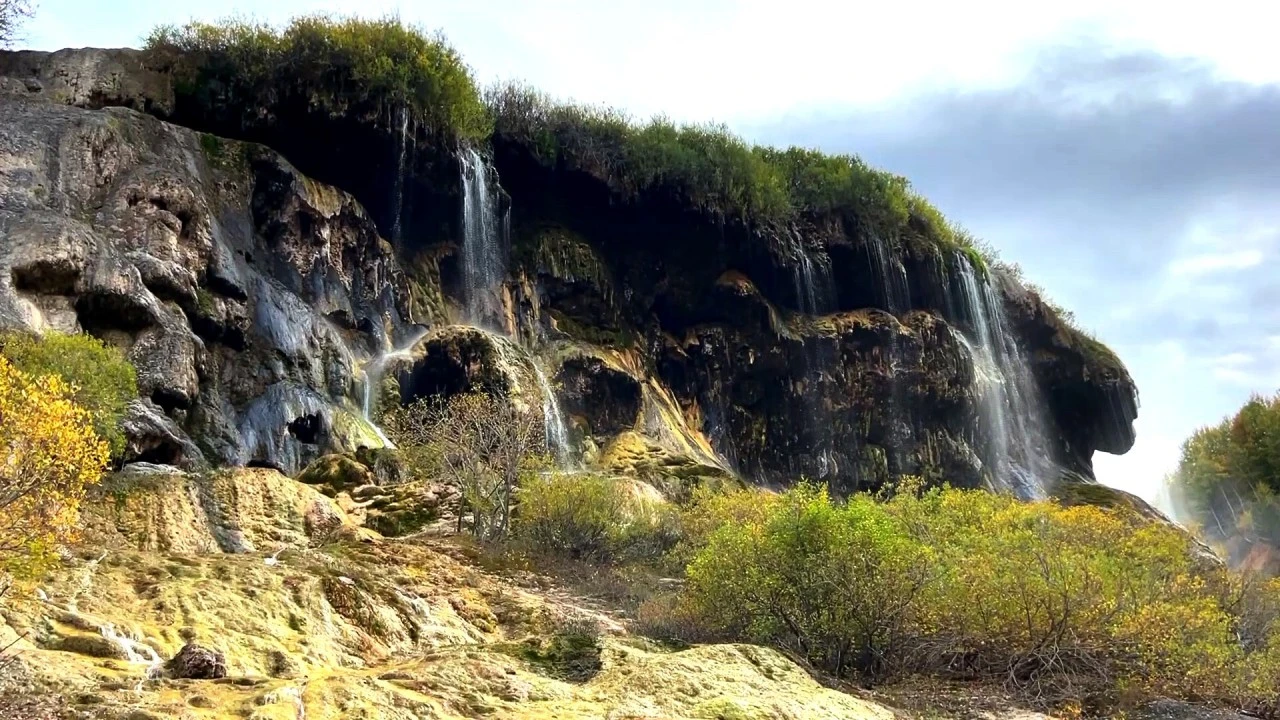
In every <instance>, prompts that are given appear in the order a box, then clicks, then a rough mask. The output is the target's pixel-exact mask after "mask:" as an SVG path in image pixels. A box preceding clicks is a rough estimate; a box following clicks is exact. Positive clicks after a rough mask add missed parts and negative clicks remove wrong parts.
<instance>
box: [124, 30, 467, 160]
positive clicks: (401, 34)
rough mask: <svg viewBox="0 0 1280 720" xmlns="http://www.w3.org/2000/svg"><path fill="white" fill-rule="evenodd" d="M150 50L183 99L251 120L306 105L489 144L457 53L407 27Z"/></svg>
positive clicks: (220, 35)
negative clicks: (165, 65)
mask: <svg viewBox="0 0 1280 720" xmlns="http://www.w3.org/2000/svg"><path fill="white" fill-rule="evenodd" d="M146 47H147V50H148V51H149V52H151V53H153V54H156V55H158V56H160V57H163V58H165V59H167V60H168V61H169V62H170V63H172V64H173V66H174V68H175V71H176V74H177V77H178V79H179V83H180V84H179V87H178V91H179V93H180V94H187V95H193V96H196V97H199V98H200V99H201V100H202V101H204V102H205V103H206V104H208V105H209V106H215V105H221V104H223V103H231V104H238V105H240V106H241V107H242V108H243V111H244V112H245V113H246V115H245V117H246V118H251V117H260V116H261V113H262V112H263V111H264V110H270V108H272V107H275V106H277V105H278V104H280V103H285V102H293V103H299V102H300V103H302V106H303V107H311V106H318V107H321V108H324V109H326V110H328V111H330V112H333V113H345V112H349V111H352V110H353V109H354V110H355V111H372V112H375V113H376V114H377V115H378V116H380V117H382V118H384V119H388V120H389V119H390V118H391V117H392V116H393V113H394V112H396V111H399V110H401V109H407V110H409V111H410V112H411V114H412V118H413V120H414V121H415V122H416V123H418V124H421V125H423V126H425V127H426V128H428V129H429V130H433V131H436V132H443V133H446V134H447V135H449V136H452V137H456V138H460V139H465V140H481V139H483V138H484V137H486V136H487V135H488V134H489V129H490V126H491V123H490V120H489V116H488V112H487V110H486V108H485V106H484V103H483V102H482V101H481V98H480V92H479V90H478V88H477V86H476V83H475V79H474V78H473V77H472V73H471V70H470V69H469V68H468V67H467V66H466V65H465V64H464V63H463V61H462V57H461V56H460V55H459V54H458V53H457V51H456V50H454V49H453V47H451V46H450V45H449V44H448V43H447V42H446V41H445V39H444V38H443V37H442V36H440V35H427V34H425V33H423V32H422V31H421V30H420V29H418V28H415V27H413V26H409V25H405V24H404V23H403V22H401V21H400V20H399V19H397V18H383V19H381V20H362V19H357V18H335V17H328V16H323V15H310V16H303V17H298V18H295V19H293V20H292V21H291V22H290V23H289V24H288V25H287V26H286V27H284V28H283V29H277V28H273V27H271V26H269V25H265V24H260V23H252V22H244V21H239V20H224V21H221V22H218V23H216V24H209V23H201V22H193V23H189V24H187V25H184V26H182V27H177V26H173V25H164V26H160V27H158V28H156V29H155V30H153V31H152V33H151V35H150V37H148V39H147V43H146Z"/></svg>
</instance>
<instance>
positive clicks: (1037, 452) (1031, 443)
mask: <svg viewBox="0 0 1280 720" xmlns="http://www.w3.org/2000/svg"><path fill="white" fill-rule="evenodd" d="M955 257H956V259H957V265H958V266H959V268H958V276H959V285H960V287H959V291H960V293H959V295H960V297H959V298H958V300H957V302H958V307H957V312H958V313H959V314H960V316H961V317H960V318H959V320H960V321H961V322H963V323H965V325H966V326H967V328H968V334H967V337H966V343H965V344H966V345H967V346H968V348H969V351H970V355H971V357H972V358H973V364H974V368H975V373H976V375H977V379H978V383H979V385H980V386H982V389H983V395H982V404H981V406H980V408H979V410H980V413H981V416H982V425H983V428H984V430H985V431H986V435H987V438H988V442H989V446H988V453H987V454H988V458H987V462H988V465H989V467H988V474H989V477H990V481H991V482H992V483H994V484H995V485H996V486H997V487H999V488H1001V489H1006V490H1012V491H1013V492H1015V493H1016V494H1018V495H1019V496H1021V497H1023V498H1041V497H1044V495H1045V492H1044V486H1043V481H1044V478H1045V476H1046V475H1047V474H1048V473H1049V471H1050V470H1051V469H1052V467H1051V463H1050V462H1049V461H1048V460H1047V459H1046V457H1045V453H1044V437H1043V429H1042V425H1041V422H1040V405H1041V399H1040V392H1039V388H1038V387H1037V385H1036V380H1035V377H1034V376H1033V375H1032V374H1031V370H1030V368H1029V367H1028V366H1027V363H1026V359H1025V358H1024V357H1023V355H1022V351H1021V350H1020V349H1019V348H1018V344H1017V341H1016V339H1015V338H1014V337H1013V335H1012V334H1011V333H1010V332H1009V330H1008V327H1007V325H1008V323H1007V320H1006V318H1005V313H1004V304H1003V303H1002V302H1001V300H1000V297H999V296H998V295H997V294H996V291H995V288H994V287H993V286H992V283H991V282H990V280H989V278H987V277H986V276H985V275H982V276H981V277H980V276H979V273H978V271H977V270H976V269H975V268H974V267H973V263H972V261H971V260H970V259H969V258H968V257H967V256H965V255H962V254H957V255H956V256H955Z"/></svg>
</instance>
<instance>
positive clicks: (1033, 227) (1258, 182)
mask: <svg viewBox="0 0 1280 720" xmlns="http://www.w3.org/2000/svg"><path fill="white" fill-rule="evenodd" d="M258 4H259V3H251V2H247V1H245V0H201V2H184V1H183V0H115V1H113V2H104V1H103V0H42V2H41V7H40V12H39V15H38V16H37V18H36V20H35V21H34V22H32V23H31V24H30V26H29V27H28V28H27V44H28V45H29V46H31V47H36V48H41V49H56V48H60V47H68V46H73V47H78V46H86V45H96V46H119V45H134V46H136V45H137V44H138V43H139V42H140V40H141V38H142V37H143V36H144V35H145V34H146V32H147V30H148V29H149V28H150V27H151V26H152V25H154V24H157V23H162V22H178V23H180V22H184V21H186V20H189V19H192V18H193V17H195V18H200V19H215V18H218V17H222V16H225V15H228V14H232V13H237V12H239V13H248V12H250V11H251V10H252V12H254V13H255V15H254V16H255V17H257V18H258V19H263V20H268V21H273V22H274V21H283V20H285V19H287V18H288V17H290V16H291V15H295V14H298V13H304V12H315V11H329V12H340V13H351V12H358V13H361V14H365V15H370V14H382V13H387V12H395V13H398V14H399V15H400V16H401V17H402V18H404V19H406V20H409V21H412V22H416V23H420V24H422V25H423V26H424V27H426V28H428V29H441V30H443V31H444V32H445V34H446V35H447V36H448V37H449V38H450V40H451V41H452V42H453V43H454V45H456V46H457V47H458V49H459V50H461V51H462V53H463V54H464V56H465V57H466V58H467V61H468V62H469V63H470V64H471V65H472V66H473V67H474V68H475V70H476V72H477V75H478V77H479V79H480V80H481V81H482V82H489V81H493V80H498V79H509V78H517V79H523V80H527V81H530V82H531V83H533V84H535V85H537V86H539V87H540V88H542V89H544V90H546V91H548V92H550V93H552V94H554V95H558V96H561V97H566V98H574V99H577V100H580V101H586V102H600V103H607V104H611V105H614V106H617V107H621V108H625V109H628V110H630V111H631V112H633V113H634V114H636V115H637V116H647V115H650V114H653V113H656V112H664V113H666V114H668V115H669V116H671V117H673V118H676V119H680V120H695V121H705V120H714V121H722V122H726V123H728V124H729V125H730V126H731V127H733V128H734V129H736V130H737V131H739V132H741V133H743V134H744V135H746V136H748V137H750V138H752V139H755V140H759V141H764V142H769V143H776V144H803V145H810V146H816V147H820V148H823V149H825V150H830V151H839V152H855V153H857V154H859V155H861V156H863V157H864V158H865V159H867V160H868V161H870V162H872V163H873V164H876V165H880V166H882V167H885V168H887V169H890V170H893V171H895V172H898V173H900V174H903V175H906V176H908V177H909V178H911V180H912V181H913V183H914V184H915V185H916V187H917V188H918V189H920V190H921V191H922V192H923V193H924V194H925V195H926V196H928V197H930V198H931V199H932V200H933V201H934V202H935V204H937V205H938V206H939V207H940V208H941V209H942V210H943V211H944V212H945V213H946V214H947V215H948V216H950V217H951V218H953V219H954V220H956V221H958V222H959V223H961V224H962V225H964V226H966V227H968V228H969V229H970V230H971V231H973V232H974V233H975V234H976V235H978V236H980V237H982V238H983V239H985V240H987V241H989V242H990V243H991V244H992V245H994V246H995V247H996V248H997V249H999V251H1000V253H1001V255H1002V256H1003V257H1004V258H1005V259H1007V260H1010V261H1014V262H1017V263H1019V264H1020V265H1022V267H1023V268H1024V270H1025V272H1026V275H1027V276H1028V277H1029V279H1031V280H1032V281H1033V282H1035V283H1037V284H1039V285H1041V286H1042V287H1044V288H1045V289H1046V290H1047V292H1048V294H1049V295H1050V296H1051V297H1052V298H1054V299H1055V300H1057V301H1058V302H1060V303H1061V304H1063V305H1065V306H1066V307H1068V308H1070V309H1071V310H1073V311H1074V312H1075V313H1076V315H1077V317H1078V319H1079V322H1080V324H1082V325H1083V326H1084V327H1086V328H1089V329H1091V330H1093V331H1094V332H1096V333H1097V335H1098V336H1099V337H1100V338H1101V339H1102V340H1103V341H1105V342H1107V343H1108V344H1109V345H1111V346H1112V347H1113V348H1114V349H1115V350H1116V351H1117V352H1118V353H1119V354H1120V356H1121V358H1122V359H1123V360H1124V361H1125V362H1126V363H1127V364H1128V366H1129V368H1130V370H1131V372H1132V373H1133V375H1134V377H1135V378H1136V380H1137V382H1138V386H1139V389H1140V391H1141V398H1142V410H1141V417H1140V419H1139V420H1138V442H1137V445H1136V446H1135V447H1134V449H1133V450H1132V451H1131V452H1130V453H1129V454H1127V455H1125V456H1122V457H1113V456H1108V455H1103V454H1101V453H1099V454H1098V455H1097V456H1096V457H1095V463H1096V465H1097V471H1098V476H1099V479H1101V480H1102V481H1104V482H1107V483H1109V484H1113V485H1116V486H1119V487H1122V488H1125V489H1128V490H1131V491H1134V492H1137V493H1138V494H1140V495H1143V496H1144V497H1147V498H1148V499H1156V497H1157V493H1158V487H1159V484H1160V479H1161V478H1162V477H1163V475H1164V474H1165V473H1166V472H1167V471H1168V470H1169V469H1171V468H1172V467H1173V466H1174V465H1175V464H1176V462H1177V454H1178V447H1179V445H1180V444H1181V442H1182V440H1183V439H1184V438H1185V437H1186V436H1187V435H1188V434H1189V433H1191V432H1192V431H1193V430H1194V429H1195V428H1197V427H1199V426H1201V425H1205V424H1208V423H1214V422H1217V421H1218V420H1219V419H1221V418H1222V417H1223V416H1224V415H1226V414H1229V413H1230V412H1232V411H1233V410H1234V409H1235V408H1237V407H1238V406H1239V405H1240V404H1242V403H1243V402H1244V401H1245V400H1246V399H1247V398H1248V396H1249V395H1250V394H1251V393H1254V392H1261V393H1271V392H1274V391H1275V390H1276V389H1278V388H1280V279H1277V273H1276V269H1277V265H1276V259H1277V255H1278V254H1280V44H1277V43H1276V42H1275V28H1276V27H1277V26H1278V23H1277V21H1280V9H1266V8H1267V7H1268V6H1269V5H1274V4H1273V3H1264V2H1260V1H1258V0H1246V1H1244V2H1238V1H1236V0H1218V1H1217V2H1214V3H1212V4H1204V3H1195V4H1194V5H1192V4H1189V3H1188V4H1186V5H1187V6H1188V7H1189V8H1191V9H1187V10H1183V9H1179V6H1178V4H1176V3H1168V2H1165V1H1161V2H1127V3H1120V2H1117V0H1099V1H1095V0H1072V1H1070V2H1061V3H1058V7H1045V5H1046V4H1045V3H1028V2H1026V1H1025V0H1017V1H1014V2H989V1H988V2H984V1H981V0H971V1H970V2H965V3H954V2H945V1H942V2H936V3H921V2H900V1H895V2H879V3H837V2H834V1H832V0H827V1H824V2H811V1H809V0H787V1H786V2H778V1H776V0H775V1H773V2H728V1H726V0H702V1H698V0H647V1H644V2H600V1H599V0H587V1H567V0H566V1H561V2H555V1H552V0H545V1H543V2H518V1H514V0H513V1H511V2H485V1H483V0H469V1H468V0H460V1H458V2H387V1H385V0H359V1H353V0H325V1H311V2H308V1H307V0H276V1H275V2H273V3H271V6H270V9H267V10H264V9H260V8H259V9H254V5H258ZM1117 5H1123V7H1116V6H1117Z"/></svg>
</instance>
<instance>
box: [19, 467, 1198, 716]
mask: <svg viewBox="0 0 1280 720" xmlns="http://www.w3.org/2000/svg"><path fill="white" fill-rule="evenodd" d="M326 489H328V490H329V491H333V488H326ZM358 505H359V503H356V502H353V500H352V498H351V496H350V493H338V499H337V500H335V499H332V498H330V497H328V496H326V495H323V494H321V493H320V492H318V491H317V490H316V489H315V487H313V486H311V485H307V484H303V483H300V482H298V481H296V480H292V479H289V478H287V477H285V476H283V475H281V474H280V473H278V472H276V471H273V470H263V469H251V470H241V471H226V472H222V473H219V474H217V475H213V476H201V475H187V474H180V473H177V472H176V471H174V470H173V469H165V468H159V467H153V468H146V467H144V468H135V469H133V470H132V471H131V472H130V473H129V474H126V475H125V476H120V477H115V478H113V479H112V480H111V481H110V482H109V483H107V484H106V485H104V486H103V488H101V489H100V490H99V492H98V493H97V494H96V496H95V497H94V498H93V500H92V502H91V503H90V505H89V507H88V508H87V509H86V512H85V515H84V519H85V522H84V526H85V532H84V538H83V542H82V544H81V545H80V546H79V547H78V548H77V549H76V550H75V551H74V552H73V553H71V554H69V555H68V557H67V558H66V560H65V562H64V565H63V567H62V568H61V569H60V570H59V571H58V572H57V573H55V574H54V575H53V576H52V577H51V578H49V579H48V580H46V581H44V582H42V583H40V584H39V586H38V587H20V588H19V587H15V588H14V589H13V590H12V591H11V592H10V595H9V597H7V598H6V603H5V605H4V610H3V622H2V623H0V646H4V645H8V644H10V643H13V645H12V647H11V648H10V649H9V650H8V651H7V652H6V653H5V654H4V660H3V661H2V662H3V663H4V666H3V669H2V670H0V690H2V692H0V697H2V698H3V699H0V717H4V718H6V719H9V718H13V719H14V720H17V719H19V718H101V719H103V720H151V719H154V718H255V719H259V720H266V719H267V718H282V719H288V720H302V719H303V718H306V719H308V720H316V718H366V719H370V720H373V719H385V720H392V719H395V720H400V719H402V718H404V719H407V718H583V719H585V718H608V719H610V720H622V719H624V718H637V719H638V718H721V719H726V720H727V719H731V718H732V719H737V718H742V719H759V720H764V719H775V718H776V719H783V718H788V719H791V718H794V719H796V720H799V719H801V718H850V719H859V720H862V719H867V720H870V719H881V718H883V719H885V720H888V719H890V718H1004V719H1006V720H1013V719H1015V718H1039V717H1046V716H1044V715H1038V714H1035V713H1029V712H1027V711H1023V710H1019V709H1017V708H1016V707H1014V706H1013V703H1011V702H1009V701H1008V700H1007V699H1005V698H1004V697H1003V696H1002V694H1001V693H1000V692H999V691H998V689H992V688H974V687H966V686H944V685H937V684H924V683H922V682H911V683H907V684H904V685H901V686H898V687H890V688H877V689H876V690H875V691H873V692H869V691H863V690H858V689H853V688H848V687H840V688H837V689H833V687H832V684H831V683H830V681H829V680H824V679H822V678H820V677H815V676H813V675H811V674H810V673H809V672H807V671H806V670H805V669H803V668H802V667H800V666H799V665H797V664H796V663H795V662H793V661H792V660H790V659H788V658H787V657H786V656H784V655H783V654H782V653H779V652H777V651H774V650H770V649H767V648H762V647H756V646H750V645H740V644H723V645H717V644H711V645H702V646H694V647H688V648H682V649H678V648H673V647H668V646H664V645H662V644H660V643H657V642H655V641H652V640H649V639H646V638H644V637H641V636H639V635H637V634H636V633H635V632H633V630H634V622H633V619H632V618H630V617H629V616H628V613H627V612H625V611H624V610H623V609H622V608H621V607H619V606H618V605H617V604H616V603H611V602H610V601H609V600H607V599H606V597H604V596H597V595H593V594H590V593H588V592H586V591H585V589H584V585H583V584H578V585H567V584H566V583H565V582H562V581H558V580H555V579H553V578H550V577H547V576H543V575H540V574H537V573H531V572H528V571H515V570H495V569H493V568H495V567H496V565H495V563H494V562H493V561H492V560H491V556H489V555H486V554H485V553H483V552H481V550H480V549H478V548H477V547H476V546H475V545H474V544H473V543H470V542H468V541H467V540H466V539H465V538H461V537H456V536H449V535H446V534H442V533H440V532H438V531H433V530H428V531H425V532H422V533H418V534H416V535H410V536H407V537H403V538H386V537H383V536H381V535H379V534H378V533H376V532H373V531H370V530H368V529H366V528H364V527H362V526H361V525H360V524H359V523H358V522H356V521H355V520H353V513H349V512H348V509H350V510H353V511H354V510H358ZM357 517H358V516H357ZM487 558H489V559H487ZM15 641H16V642H15ZM174 656H180V657H179V658H178V659H177V660H171V658H174ZM193 676H194V677H193ZM1149 717H1152V718H1178V719H1179V720H1181V719H1182V718H1202V717H1210V718H1211V717H1215V716H1212V715H1205V714H1203V713H1202V711H1199V710H1196V709H1194V708H1187V707H1185V706H1180V705H1174V704H1166V705H1161V706H1158V707H1157V708H1156V709H1155V714H1152V715H1150V716H1149Z"/></svg>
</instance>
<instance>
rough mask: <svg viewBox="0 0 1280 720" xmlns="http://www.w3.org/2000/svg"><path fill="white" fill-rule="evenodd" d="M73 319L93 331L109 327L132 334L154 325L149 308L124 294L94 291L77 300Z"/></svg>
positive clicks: (97, 331)
mask: <svg viewBox="0 0 1280 720" xmlns="http://www.w3.org/2000/svg"><path fill="white" fill-rule="evenodd" d="M75 308H76V319H77V320H79V321H80V326H81V327H83V328H84V329H85V330H87V331H89V332H90V333H92V334H95V335H96V334H98V333H100V332H106V331H109V330H123V331H125V332H129V333H134V332H137V331H139V330H142V329H144V328H148V327H151V326H152V325H155V324H156V318H155V316H154V315H153V314H152V312H151V309H150V308H148V307H147V306H146V305H145V304H143V303H142V302H141V301H140V300H139V299H138V298H136V297H134V296H132V295H126V294H123V293H106V292H94V293H87V294H84V295H81V296H80V297H79V298H77V299H76V304H75Z"/></svg>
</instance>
